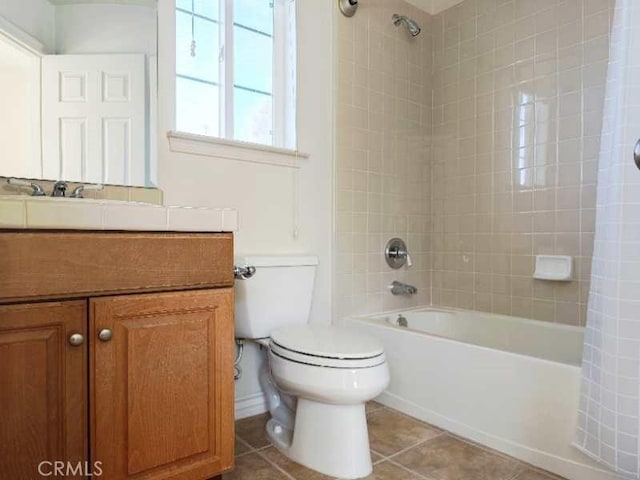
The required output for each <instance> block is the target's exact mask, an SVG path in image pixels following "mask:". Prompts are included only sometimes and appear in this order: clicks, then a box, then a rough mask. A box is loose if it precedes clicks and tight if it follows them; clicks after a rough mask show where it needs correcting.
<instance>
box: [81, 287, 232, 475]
mask: <svg viewBox="0 0 640 480" xmlns="http://www.w3.org/2000/svg"><path fill="white" fill-rule="evenodd" d="M90 302H91V304H90V312H91V313H90V316H91V319H90V325H91V326H90V331H91V332H92V333H91V334H92V336H93V337H94V338H95V341H94V342H93V343H92V346H91V357H92V360H93V363H92V367H91V368H92V373H93V375H92V381H91V398H92V405H93V407H94V408H93V410H92V422H93V425H94V428H93V429H92V439H91V442H92V447H93V452H94V460H99V461H101V462H102V468H103V470H104V475H103V478H105V479H194V480H195V479H204V478H209V477H212V476H214V475H217V474H219V473H221V472H222V471H224V470H227V469H228V468H230V467H231V466H232V462H233V388H234V385H233V310H232V308H233V291H232V290H231V289H218V290H203V291H196V292H179V293H164V294H147V295H133V296H119V297H108V298H100V299H92V300H91V301H90ZM104 329H109V330H111V332H112V336H111V339H110V340H108V341H101V340H99V337H98V334H99V332H100V331H102V330H104Z"/></svg>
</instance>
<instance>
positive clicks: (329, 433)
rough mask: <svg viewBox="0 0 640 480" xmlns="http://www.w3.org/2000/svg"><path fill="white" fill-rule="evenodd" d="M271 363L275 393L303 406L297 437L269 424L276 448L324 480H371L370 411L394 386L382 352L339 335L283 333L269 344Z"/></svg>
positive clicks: (314, 330)
mask: <svg viewBox="0 0 640 480" xmlns="http://www.w3.org/2000/svg"><path fill="white" fill-rule="evenodd" d="M283 340H286V341H283ZM269 363H270V368H271V376H272V378H273V381H274V382H275V384H276V385H277V387H278V388H279V389H280V390H281V391H282V392H284V393H286V394H289V395H292V396H295V397H296V398H297V408H296V412H295V425H294V428H293V430H291V429H288V428H287V427H286V425H282V424H281V423H280V422H278V421H277V420H275V419H274V420H272V421H270V422H269V424H268V426H267V433H268V435H269V437H270V438H271V440H272V442H273V444H274V445H275V446H276V447H277V448H278V449H279V450H280V451H281V452H282V453H284V454H285V455H286V456H287V457H289V458H290V459H292V460H294V461H295V462H298V463H300V464H302V465H305V466H307V467H310V468H312V469H314V470H317V471H319V472H322V473H324V474H325V475H330V476H334V477H339V478H363V477H366V476H368V475H369V474H370V473H371V470H372V465H371V455H370V452H369V439H368V433H367V419H366V415H365V403H366V402H367V401H369V400H371V399H373V398H375V397H377V396H378V395H379V394H380V393H382V391H383V390H384V389H385V388H386V387H387V385H388V384H389V368H388V365H387V362H386V358H385V355H384V350H383V348H382V345H381V344H380V343H379V342H378V341H377V340H375V339H373V338H368V337H362V335H360V334H355V333H354V332H352V331H350V330H348V329H343V328H339V327H317V326H306V325H305V326H302V327H300V326H296V327H288V328H286V327H285V328H283V329H280V330H278V331H276V332H274V333H273V335H272V337H271V341H270V349H269Z"/></svg>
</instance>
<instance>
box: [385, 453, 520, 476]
mask: <svg viewBox="0 0 640 480" xmlns="http://www.w3.org/2000/svg"><path fill="white" fill-rule="evenodd" d="M385 461H387V462H389V463H390V464H391V465H395V466H396V467H398V468H401V469H402V470H404V471H405V472H409V473H411V474H412V475H415V476H416V477H418V478H420V479H422V480H437V479H436V478H435V477H427V476H425V475H422V474H421V473H418V472H416V471H415V470H411V469H410V468H408V467H405V466H404V465H402V464H401V463H398V462H394V461H393V460H392V459H390V458H388V459H386V460H385ZM510 480H512V479H510Z"/></svg>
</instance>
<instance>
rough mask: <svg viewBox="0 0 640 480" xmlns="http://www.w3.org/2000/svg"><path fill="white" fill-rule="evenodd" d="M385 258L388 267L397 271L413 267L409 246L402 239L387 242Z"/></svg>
mask: <svg viewBox="0 0 640 480" xmlns="http://www.w3.org/2000/svg"><path fill="white" fill-rule="evenodd" d="M384 258H385V260H386V261H387V265H389V266H390V267H391V268H393V269H395V270H397V269H398V268H401V267H403V266H405V265H406V266H407V268H409V267H411V266H412V265H413V263H412V262H411V256H410V255H409V250H408V249H407V244H406V243H405V242H404V240H402V239H401V238H392V239H391V240H389V241H388V242H387V245H386V246H385V247H384Z"/></svg>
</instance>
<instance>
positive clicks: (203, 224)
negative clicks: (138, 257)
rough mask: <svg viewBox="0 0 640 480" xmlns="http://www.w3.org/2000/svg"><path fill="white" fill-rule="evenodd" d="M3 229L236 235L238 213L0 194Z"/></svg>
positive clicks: (112, 201) (0, 216)
mask: <svg viewBox="0 0 640 480" xmlns="http://www.w3.org/2000/svg"><path fill="white" fill-rule="evenodd" d="M0 228H24V229H32V230H35V229H67V230H132V231H159V232H163V231H165V232H166V231H176V232H234V231H237V229H238V213H237V211H236V210H233V209H229V208H207V207H184V206H164V205H154V204H150V203H141V202H127V201H119V200H95V199H89V198H60V197H31V196H27V195H0Z"/></svg>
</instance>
